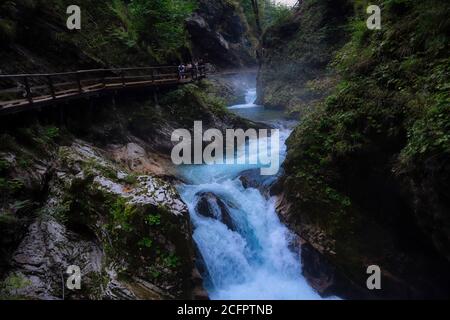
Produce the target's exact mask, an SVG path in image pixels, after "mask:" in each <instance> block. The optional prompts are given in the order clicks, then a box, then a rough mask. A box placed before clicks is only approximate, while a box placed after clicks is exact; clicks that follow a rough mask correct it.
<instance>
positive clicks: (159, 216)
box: [0, 83, 249, 299]
mask: <svg viewBox="0 0 450 320" xmlns="http://www.w3.org/2000/svg"><path fill="white" fill-rule="evenodd" d="M199 86H201V87H202V86H203V88H202V89H201V88H200V87H199ZM207 86H209V84H208V83H200V84H198V85H186V86H184V87H183V88H180V89H178V90H171V91H167V92H161V95H160V100H159V103H158V104H156V103H155V102H154V101H153V99H151V100H149V99H148V96H147V95H146V94H137V95H135V96H134V98H131V97H130V96H118V97H116V98H115V99H114V102H112V101H111V100H109V99H106V100H102V99H98V100H95V102H94V103H93V104H91V105H89V104H88V105H85V104H79V103H77V102H75V103H72V104H70V105H67V106H66V107H64V106H61V107H60V108H61V109H59V111H58V114H59V112H62V113H61V114H59V115H62V117H59V116H56V117H55V115H56V114H55V111H54V110H51V109H50V110H44V111H42V112H41V113H40V114H39V115H38V116H37V115H36V114H32V113H31V114H30V113H25V114H21V115H18V116H9V117H8V118H2V119H0V120H1V128H2V131H1V133H0V134H1V139H0V141H1V144H0V191H1V192H0V248H1V251H0V297H2V298H28V299H29V298H32V299H62V298H63V297H64V298H65V299H173V298H185V299H192V298H194V299H201V298H206V297H207V294H206V293H205V292H204V290H203V287H202V279H201V277H200V275H199V273H198V271H197V269H196V266H195V259H196V257H195V248H194V243H193V241H192V235H191V225H190V219H189V214H188V211H187V208H186V205H185V204H184V203H183V202H182V201H181V199H180V197H179V195H178V192H177V191H176V189H175V185H176V184H177V183H179V182H178V181H177V180H176V178H175V169H174V167H173V166H172V162H171V161H170V156H169V155H170V150H171V146H173V144H172V142H171V133H172V132H173V130H174V129H175V128H191V127H192V126H193V121H194V120H202V121H203V122H204V124H205V126H212V125H214V126H215V127H217V128H223V129H225V128H227V127H230V126H231V127H233V126H239V127H242V126H244V127H245V126H246V125H249V123H247V122H245V121H243V120H240V119H238V118H236V117H235V116H232V115H230V114H228V113H227V111H226V110H225V108H224V105H223V104H222V101H221V100H219V99H217V98H215V97H214V96H212V95H209V94H207V93H204V92H203V91H205V92H208V91H210V90H208V88H207ZM61 120H62V121H63V122H60V121H61ZM70 265H76V266H79V267H80V268H81V271H82V290H80V291H70V290H67V289H65V290H64V287H63V285H62V281H63V279H66V278H67V275H65V274H64V273H65V271H66V269H67V267H68V266H70Z"/></svg>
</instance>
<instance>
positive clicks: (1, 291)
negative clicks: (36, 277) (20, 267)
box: [0, 274, 31, 299]
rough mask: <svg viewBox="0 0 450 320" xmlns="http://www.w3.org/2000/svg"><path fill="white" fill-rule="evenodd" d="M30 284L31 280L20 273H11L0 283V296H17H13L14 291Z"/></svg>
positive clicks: (9, 297)
mask: <svg viewBox="0 0 450 320" xmlns="http://www.w3.org/2000/svg"><path fill="white" fill-rule="evenodd" d="M29 285H31V280H29V279H27V278H25V277H24V276H23V275H22V274H12V275H10V276H8V277H7V278H6V279H5V280H4V281H3V282H1V283H0V298H8V299H11V298H19V297H14V291H15V290H20V289H23V288H26V287H28V286H29Z"/></svg>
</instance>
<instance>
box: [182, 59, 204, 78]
mask: <svg viewBox="0 0 450 320" xmlns="http://www.w3.org/2000/svg"><path fill="white" fill-rule="evenodd" d="M204 68H205V65H204V63H203V60H199V61H194V62H190V63H188V64H187V65H185V64H184V63H183V62H181V63H180V65H179V66H178V78H179V79H180V80H182V79H187V78H188V75H189V74H190V75H191V77H192V78H193V79H196V78H197V77H198V76H199V75H201V74H203V71H204Z"/></svg>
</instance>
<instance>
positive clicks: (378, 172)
mask: <svg viewBox="0 0 450 320" xmlns="http://www.w3.org/2000/svg"><path fill="white" fill-rule="evenodd" d="M332 2H333V4H332V3H331V1H318V0H315V1H305V2H304V5H303V9H301V10H300V13H299V14H298V15H297V17H294V18H293V20H291V21H290V22H286V23H284V24H282V25H279V26H278V27H277V28H276V29H275V30H272V31H271V32H268V34H267V35H266V37H265V38H266V42H265V43H266V44H270V51H271V53H270V54H269V57H273V56H275V55H276V54H275V53H274V52H279V50H280V49H279V48H278V46H279V45H280V44H281V43H285V42H287V43H289V45H290V46H291V50H290V51H287V53H286V51H285V52H284V53H283V54H282V55H281V56H280V58H278V60H283V59H291V58H293V57H294V56H295V55H300V56H299V59H296V60H289V61H291V63H292V64H291V65H290V66H291V69H292V70H294V71H293V72H292V71H291V70H287V71H286V72H285V73H283V72H281V75H280V74H277V73H272V75H270V76H271V77H273V80H270V79H269V80H267V79H268V78H267V77H268V76H267V75H265V74H264V69H263V74H262V85H263V86H264V85H265V84H266V83H267V87H265V88H264V89H263V90H264V93H265V94H264V99H266V100H265V101H266V102H268V104H269V105H271V104H272V105H275V106H285V107H291V106H292V101H293V99H296V98H298V101H299V103H295V104H296V105H297V106H300V110H301V111H304V110H305V106H306V107H310V109H311V110H310V111H309V112H306V113H307V114H308V115H307V116H305V117H302V119H301V124H300V125H299V127H298V128H297V129H296V130H295V132H294V134H293V135H292V137H291V138H290V139H289V141H288V147H289V153H288V157H287V161H286V164H285V168H286V178H285V187H286V190H285V191H286V192H285V194H286V197H287V198H288V199H289V202H290V203H291V204H292V208H291V209H290V210H289V218H288V219H289V220H290V221H291V223H293V224H294V225H296V226H297V228H298V229H300V233H301V234H302V236H304V237H305V238H306V239H308V240H310V241H311V242H312V243H314V244H315V245H316V248H318V249H319V250H321V251H324V252H325V253H326V255H327V257H328V258H329V259H331V261H333V262H334V263H335V264H336V265H337V267H338V268H339V269H340V270H341V271H343V272H344V273H345V274H346V276H348V277H349V278H350V279H352V281H356V283H360V284H361V286H363V283H364V282H363V281H364V280H363V279H364V273H363V270H364V266H366V265H367V264H378V265H380V266H383V270H384V272H385V274H390V275H393V277H394V278H395V279H393V278H391V277H390V276H387V275H386V277H387V278H389V281H388V282H391V281H392V283H395V285H393V286H390V285H389V284H388V286H389V289H388V290H387V291H385V294H386V295H387V296H391V297H396V296H397V297H398V296H401V297H405V296H409V297H411V296H417V297H420V296H423V295H425V296H441V295H444V296H445V295H447V294H448V293H445V290H446V288H445V287H441V286H439V281H440V279H439V278H438V277H434V275H436V274H438V275H439V276H444V273H443V270H445V268H446V266H448V258H449V256H450V255H449V254H450V251H449V248H450V246H449V242H448V239H449V238H450V234H449V232H448V230H449V225H450V218H449V215H448V212H450V203H449V201H448V197H447V195H446V192H445V191H444V190H448V188H449V184H448V182H449V181H450V171H449V165H448V161H449V159H450V144H449V141H450V113H449V112H450V108H449V106H450V95H449V92H450V91H449V83H450V79H449V75H450V72H449V71H450V70H449V67H450V61H449V58H448V52H449V46H448V44H449V39H448V35H449V34H450V33H449V30H450V25H449V23H448V19H447V18H446V17H447V16H448V14H449V10H450V6H449V5H448V4H447V3H445V2H442V1H433V0H429V1H423V2H420V3H418V2H416V1H410V0H388V1H378V2H377V3H378V4H379V5H380V7H381V8H382V19H383V20H382V21H383V22H382V29H381V30H379V31H376V30H375V31H371V30H368V28H367V27H366V23H365V21H366V19H367V15H366V14H365V6H364V3H362V2H361V1H354V2H349V4H350V5H351V4H353V5H354V9H353V11H354V13H353V14H352V16H353V17H352V18H351V19H350V20H349V21H348V23H345V24H344V25H343V26H345V29H342V28H341V27H339V30H341V32H343V33H344V34H346V35H347V39H349V41H348V42H347V43H345V45H343V44H340V45H339V46H337V47H336V46H333V45H329V44H330V43H331V44H333V43H336V42H334V41H331V42H329V41H327V40H326V39H327V38H326V37H325V38H322V37H319V34H320V35H321V36H323V35H326V34H327V33H326V32H325V33H322V32H319V33H318V32H311V30H310V29H307V28H306V25H308V23H311V22H310V21H313V23H312V25H315V26H317V25H318V24H320V25H321V28H319V29H318V30H322V31H324V30H328V31H330V30H335V25H334V24H333V23H332V22H331V21H330V20H327V21H324V20H321V18H320V17H321V16H322V15H323V12H327V10H331V9H332V8H333V7H334V3H335V1H332ZM316 6H322V7H325V8H327V9H325V10H321V11H320V13H317V12H316V11H314V12H312V11H311V10H312V9H313V8H315V7H316ZM335 14H336V12H335ZM346 16H347V15H346V14H341V15H338V16H335V17H337V19H341V20H340V21H345V20H342V19H343V18H344V17H346ZM296 19H299V21H298V22H296ZM311 19H312V20H311ZM321 21H322V22H321ZM330 23H331V26H330ZM289 26H292V28H291V29H290V28H288V27H289ZM305 28H306V29H305ZM289 30H291V33H289V32H287V31H289ZM286 32H287V33H286ZM335 32H337V31H333V32H331V33H329V34H328V35H329V36H332V37H334V36H335V34H336V33H335ZM277 34H283V35H284V36H286V35H287V38H283V39H282V40H276V35H277ZM339 34H342V33H339ZM298 37H300V38H301V39H303V41H304V42H303V43H302V44H299V43H298V42H297V41H298ZM340 38H341V37H340ZM345 38H346V37H345V36H344V39H345ZM317 39H320V41H319V42H317ZM277 41H278V42H277ZM280 41H281V42H280ZM274 46H275V47H276V48H273V47H274ZM339 47H342V48H341V49H339ZM292 48H296V49H297V50H298V49H299V48H302V50H301V51H297V50H296V51H294V50H293V49H292ZM336 49H338V50H336ZM281 50H282V49H281ZM272 51H274V52H272ZM282 52H283V51H282ZM297 52H298V53H297ZM322 58H323V59H322ZM328 61H330V63H327V62H328ZM279 63H281V62H279ZM268 65H269V67H273V65H274V64H273V61H271V60H269V61H268ZM275 65H276V63H275ZM323 74H331V75H332V77H333V78H334V80H333V84H332V85H329V86H328V88H329V89H330V88H331V89H330V90H329V91H327V90H325V91H324V92H325V94H324V95H322V96H319V99H311V94H310V93H307V94H306V96H305V95H304V90H307V89H308V84H310V83H313V82H314V81H318V82H323V79H326V77H325V78H324V77H323ZM289 77H291V80H290V81H291V82H292V83H294V85H288V88H291V89H288V90H287V92H286V90H284V89H280V88H278V87H277V86H278V85H279V86H281V85H283V84H286V82H287V79H289ZM305 78H306V79H305ZM305 80H308V81H307V82H306V84H307V85H306V89H304V86H305ZM266 81H268V82H266ZM274 83H278V85H276V84H274ZM294 86H298V87H297V88H294V89H292V88H293V87H294ZM330 91H331V92H330ZM313 97H314V95H313ZM321 98H322V99H321ZM323 98H325V99H323ZM317 233H322V236H321V237H319V238H317V237H316V235H317ZM400 256H402V259H400V258H399V257H400ZM440 257H444V258H446V259H447V262H445V261H443V260H440V259H441V258H440ZM405 266H408V267H407V268H409V269H408V270H407V271H406V270H405V269H404V268H405ZM415 274H425V275H426V276H425V277H424V278H423V279H421V281H417V280H416V279H415V276H414V275H415ZM428 281H429V282H428ZM405 283H406V284H405ZM430 283H434V285H435V286H434V288H433V289H429V288H428V286H430ZM431 286H433V285H431ZM425 288H428V289H425ZM447 289H448V288H447Z"/></svg>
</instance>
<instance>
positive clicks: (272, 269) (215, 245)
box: [179, 89, 320, 300]
mask: <svg viewBox="0 0 450 320" xmlns="http://www.w3.org/2000/svg"><path fill="white" fill-rule="evenodd" d="M246 98H247V101H246V104H242V105H236V106H233V107H230V109H232V110H233V111H236V113H238V114H241V111H242V110H245V113H246V115H247V117H248V118H252V120H253V119H254V120H258V121H268V122H271V123H272V124H276V125H277V127H279V128H280V130H281V134H280V138H281V140H282V141H281V142H282V145H283V146H284V142H285V140H286V139H287V137H288V136H289V134H290V132H291V129H290V128H291V127H292V124H290V123H289V122H285V121H283V120H280V119H281V117H280V116H279V114H278V115H277V116H275V114H273V113H271V112H269V113H268V114H265V110H264V108H263V107H261V106H256V105H254V101H255V99H256V90H255V89H249V90H248V92H247V96H246ZM241 115H242V114H241ZM261 117H262V118H264V119H260V118H261ZM285 154H286V148H285V147H282V148H281V150H280V159H281V160H283V159H284V158H285ZM248 169H257V170H258V171H259V169H258V165H254V166H243V165H222V166H207V165H202V166H183V167H180V175H181V176H182V177H183V178H184V179H185V181H187V183H186V184H184V185H180V186H179V191H180V194H181V196H182V198H183V200H184V201H185V202H186V203H187V204H188V207H189V211H190V215H191V219H192V223H193V225H194V234H193V238H194V241H195V242H196V244H197V247H198V249H199V252H200V255H201V258H202V260H203V265H204V266H203V267H204V269H205V270H204V274H203V276H204V279H205V287H206V289H207V291H208V293H209V295H210V298H211V299H224V300H230V299H243V300H254V299H261V300H263V299H285V300H297V299H320V296H319V295H318V294H317V293H316V292H315V291H314V290H313V289H312V288H311V287H310V286H309V285H308V284H307V282H306V280H305V279H304V278H303V277H302V275H301V264H300V258H299V253H298V252H294V251H292V250H291V249H290V244H291V243H292V240H293V236H292V234H291V233H290V232H289V230H288V229H287V228H286V227H285V226H284V225H283V224H282V223H281V222H280V220H279V218H278V215H277V213H276V211H275V199H274V198H270V199H267V198H266V197H265V196H263V195H262V194H261V192H260V191H259V190H257V189H253V188H249V189H245V188H244V186H243V185H242V183H241V181H240V179H239V175H240V173H241V172H243V171H245V170H248ZM264 179H268V180H270V179H272V180H273V179H274V177H270V176H269V177H261V180H264ZM205 192H208V193H213V194H214V195H216V196H217V197H218V198H219V199H220V200H221V201H222V202H223V203H224V204H225V206H226V208H227V210H228V211H229V214H230V217H231V219H232V221H233V225H234V226H235V228H233V229H235V231H232V230H231V229H230V228H229V227H228V226H227V225H225V224H224V223H222V222H221V221H219V220H217V219H213V218H209V217H205V216H203V215H202V214H201V213H199V212H197V210H196V207H197V203H198V201H199V200H200V195H201V194H202V193H205ZM213 210H214V211H217V212H216V213H215V215H216V216H219V215H220V214H221V213H220V210H221V209H220V208H219V207H215V208H213Z"/></svg>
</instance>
